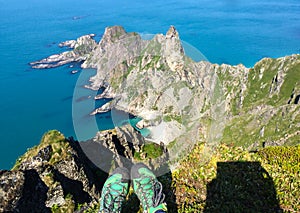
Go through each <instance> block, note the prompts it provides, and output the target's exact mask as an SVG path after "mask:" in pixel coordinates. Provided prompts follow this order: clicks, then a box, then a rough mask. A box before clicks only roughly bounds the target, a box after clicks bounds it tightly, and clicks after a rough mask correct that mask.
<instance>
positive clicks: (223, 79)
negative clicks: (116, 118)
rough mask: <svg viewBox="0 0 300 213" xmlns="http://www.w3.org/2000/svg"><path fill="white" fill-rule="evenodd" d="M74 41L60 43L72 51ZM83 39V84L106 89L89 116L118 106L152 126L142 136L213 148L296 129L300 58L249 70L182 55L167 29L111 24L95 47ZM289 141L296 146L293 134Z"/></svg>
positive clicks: (177, 40)
mask: <svg viewBox="0 0 300 213" xmlns="http://www.w3.org/2000/svg"><path fill="white" fill-rule="evenodd" d="M81 40H82V39H81ZM83 40H84V39H83ZM74 42H75V41H70V42H66V43H64V44H62V45H68V46H70V47H74V51H75V50H76V47H75V46H76V45H75V43H74ZM83 43H85V44H88V46H89V47H88V48H87V49H88V50H89V51H86V52H84V55H85V57H83V58H81V59H82V62H83V63H82V68H95V69H97V74H96V75H95V76H93V77H91V79H90V85H86V87H87V88H89V89H93V90H98V89H100V88H103V87H104V88H106V89H105V92H104V93H103V94H99V95H97V96H96V97H95V99H101V98H110V99H112V100H111V102H109V103H108V104H106V105H104V106H102V107H100V108H98V109H91V115H96V114H98V113H103V112H107V111H109V110H111V109H117V110H123V111H126V112H128V113H130V114H133V115H135V116H138V117H140V118H142V121H141V122H139V123H138V126H139V128H145V127H147V128H149V129H150V130H151V134H149V135H148V138H147V140H148V141H152V142H155V143H157V144H160V143H161V142H163V143H164V144H165V145H167V144H169V143H171V142H174V141H177V142H178V141H182V142H183V143H185V144H189V145H192V144H193V143H194V142H197V141H199V140H200V141H201V140H202V141H205V142H206V143H207V144H211V145H212V146H214V145H215V144H216V143H218V142H220V141H221V140H222V141H224V142H227V143H231V142H232V141H238V143H239V144H243V145H244V146H245V147H252V148H253V146H252V145H253V144H256V145H257V146H261V144H262V143H263V142H267V141H277V140H280V138H283V137H284V135H286V134H288V135H295V134H294V133H295V132H296V131H297V129H296V128H297V123H299V116H298V115H299V99H300V98H299V97H300V95H299V94H300V93H299V91H300V85H299V71H298V70H299V69H300V68H299V66H300V65H299V64H300V56H299V55H296V54H295V55H291V56H286V57H282V58H278V59H271V58H265V59H262V60H261V61H259V62H258V63H257V64H255V66H254V67H253V68H246V67H245V66H243V65H241V64H239V65H235V66H232V65H226V64H222V65H218V64H212V63H209V62H207V61H200V62H195V61H193V60H192V59H191V58H189V57H188V56H186V55H185V51H184V46H183V45H182V42H181V41H180V37H179V33H178V32H177V30H176V29H175V27H173V26H171V27H170V29H169V30H168V31H167V33H166V35H163V34H157V35H155V36H154V37H153V38H152V39H150V40H144V39H142V38H141V36H140V35H139V34H137V33H128V32H126V31H125V30H124V28H122V27H121V26H113V27H108V28H106V29H105V32H104V35H103V37H102V39H101V41H100V42H99V43H98V44H95V43H94V42H83ZM63 54H64V53H63ZM56 57H60V55H57V56H54V58H56ZM50 58H51V57H50ZM81 59H80V60H81ZM50 61H51V60H50ZM50 65H51V66H52V63H50ZM42 67H43V65H42V63H41V68H42ZM96 116H97V115H96ZM281 121H283V122H281ZM240 127H242V128H240ZM262 128H264V134H261V133H260V131H261V129H262ZM191 132H193V133H195V134H196V137H194V138H193V139H191V138H190V137H188V136H189V135H190V134H191ZM184 141H185V142H184ZM290 141H292V142H291V144H293V143H297V139H296V137H293V138H291V139H290ZM180 143H181V142H180Z"/></svg>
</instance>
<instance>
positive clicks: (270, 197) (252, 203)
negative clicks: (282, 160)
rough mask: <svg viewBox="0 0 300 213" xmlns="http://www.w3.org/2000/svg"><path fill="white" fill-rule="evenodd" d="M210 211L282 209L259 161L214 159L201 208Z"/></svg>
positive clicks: (272, 185)
mask: <svg viewBox="0 0 300 213" xmlns="http://www.w3.org/2000/svg"><path fill="white" fill-rule="evenodd" d="M204 212H205V213H210V212H256V213H258V212H264V213H267V212H282V210H281V209H280V206H279V202H278V200H277V198H276V190H275V187H274V183H273V180H272V178H271V177H270V176H269V174H268V172H267V171H266V170H265V169H264V168H263V167H262V166H261V164H260V162H218V163H217V177H216V178H215V179H214V180H212V181H211V182H210V183H209V184H208V185H207V199H206V205H205V209H204Z"/></svg>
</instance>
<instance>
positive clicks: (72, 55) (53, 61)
mask: <svg viewBox="0 0 300 213" xmlns="http://www.w3.org/2000/svg"><path fill="white" fill-rule="evenodd" d="M94 36H95V35H94V34H90V35H84V36H81V37H79V38H78V39H77V40H69V41H65V42H62V43H60V44H59V46H60V47H69V48H71V49H73V50H71V51H66V52H63V53H60V54H55V55H51V56H49V57H47V58H45V59H42V60H38V61H34V62H31V63H30V66H31V67H32V68H35V69H45V68H54V67H58V66H62V65H65V64H68V63H71V62H82V61H85V60H86V59H87V58H88V56H89V54H90V53H91V51H92V50H93V49H94V48H95V47H96V45H97V44H96V42H95V40H94V39H93V37H94Z"/></svg>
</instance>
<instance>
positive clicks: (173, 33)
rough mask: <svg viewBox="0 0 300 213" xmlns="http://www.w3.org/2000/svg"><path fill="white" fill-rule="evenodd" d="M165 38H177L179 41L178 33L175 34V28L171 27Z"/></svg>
mask: <svg viewBox="0 0 300 213" xmlns="http://www.w3.org/2000/svg"><path fill="white" fill-rule="evenodd" d="M166 38H177V39H179V33H178V32H177V30H176V28H175V27H174V26H173V25H171V27H170V28H169V30H168V32H167V34H166Z"/></svg>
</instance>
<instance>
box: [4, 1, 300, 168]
mask: <svg viewBox="0 0 300 213" xmlns="http://www.w3.org/2000/svg"><path fill="white" fill-rule="evenodd" d="M74 17H75V18H74ZM111 25H123V26H124V27H125V29H126V30H127V31H137V32H141V33H165V32H166V31H167V30H168V28H169V26H170V25H174V26H175V27H176V28H177V29H178V31H179V33H180V36H181V39H182V40H184V41H186V42H188V43H190V44H191V45H193V46H195V47H196V48H198V49H199V50H200V51H201V52H202V53H203V54H204V55H205V56H206V58H207V59H208V60H209V61H211V62H214V63H230V64H238V63H243V64H245V65H246V66H248V67H251V66H253V64H254V63H255V62H256V61H257V60H259V59H261V58H262V57H266V56H268V57H280V56H284V55H288V54H292V53H299V52H300V42H299V40H300V2H299V1H298V0H286V1H279V0H269V1H264V2H262V1H260V0H252V1H242V0H186V1H179V0H166V1H161V0H152V1H151V2H147V1H142V0H135V1H133V0H129V1H120V0H115V1H103V0H72V1H71V0H43V1H39V0H27V1H21V0H10V1H7V0H5V1H4V0H0V97H1V104H0V113H1V118H0V138H1V141H0V169H9V168H10V167H11V166H12V165H13V164H14V162H15V160H16V158H17V157H18V156H20V155H22V154H23V153H24V152H25V151H26V149H27V148H29V147H32V146H34V145H36V144H38V142H39V140H40V138H41V136H42V135H43V133H44V132H46V131H47V130H50V129H58V130H60V131H61V132H63V133H64V134H65V135H66V136H72V135H75V132H74V127H73V121H72V97H73V92H74V87H75V85H76V82H77V78H78V76H79V74H75V75H71V74H70V71H71V70H73V69H74V68H69V67H68V66H65V67H60V68H56V69H51V70H32V69H30V67H29V66H28V62H31V61H34V60H37V59H40V58H43V57H45V56H48V55H50V54H53V53H57V52H59V51H61V49H60V48H58V47H57V44H58V43H59V42H61V41H64V40H68V39H74V38H77V37H79V36H81V35H83V34H88V33H96V34H97V35H98V38H100V36H101V34H102V33H103V31H104V28H105V27H106V26H111ZM83 72H85V71H83ZM88 72H91V74H92V71H87V74H89V73H88ZM86 93H88V92H86ZM97 104H99V103H97ZM109 116H110V115H109V114H108V115H105V116H104V117H102V118H101V119H98V120H97V121H98V127H99V128H108V127H109V125H111V119H110V117H109ZM82 119H83V120H82V122H84V121H86V120H85V119H84V118H82ZM86 119H89V118H86ZM89 134H92V131H90V132H87V136H88V135H89Z"/></svg>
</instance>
